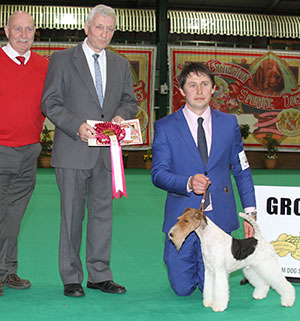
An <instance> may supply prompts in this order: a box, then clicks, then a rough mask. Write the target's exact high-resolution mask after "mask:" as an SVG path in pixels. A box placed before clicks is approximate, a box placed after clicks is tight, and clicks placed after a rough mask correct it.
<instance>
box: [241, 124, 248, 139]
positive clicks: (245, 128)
mask: <svg viewBox="0 0 300 321" xmlns="http://www.w3.org/2000/svg"><path fill="white" fill-rule="evenodd" d="M240 130H241V135H242V138H243V139H247V138H248V136H249V135H250V126H249V125H248V124H241V125H240Z"/></svg>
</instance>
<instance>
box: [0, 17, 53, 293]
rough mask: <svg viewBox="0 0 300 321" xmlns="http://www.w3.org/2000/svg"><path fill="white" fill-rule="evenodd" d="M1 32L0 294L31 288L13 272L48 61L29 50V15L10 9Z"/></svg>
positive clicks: (32, 168) (32, 174)
mask: <svg viewBox="0 0 300 321" xmlns="http://www.w3.org/2000/svg"><path fill="white" fill-rule="evenodd" d="M4 30H5V35H6V37H7V38H8V44H7V45H6V46H4V47H2V48H0V70H1V79H0V113H1V117H0V295H3V293H4V291H3V286H8V287H11V288H14V289H26V288H29V287H30V286H31V284H30V281H29V280H23V279H21V278H20V277H19V276H18V275H17V265H18V257H17V239H18V234H19V230H20V224H21V221H22V218H23V215H24V213H25V210H26V207H27V204H28V202H29V200H30V197H31V194H32V192H33V189H34V186H35V178H36V167H37V157H38V155H39V153H40V150H41V146H40V134H41V131H42V127H43V122H44V116H43V115H42V112H41V109H40V104H41V98H42V91H43V86H44V80H45V78H46V73H47V68H48V61H47V59H46V58H44V57H42V56H40V55H38V54H36V53H34V52H32V51H31V50H30V48H31V46H32V43H33V40H34V34H35V26H34V22H33V19H32V17H31V15H30V14H28V13H26V12H20V11H19V12H15V13H14V14H12V15H11V16H10V18H9V21H8V24H7V26H5V27H4Z"/></svg>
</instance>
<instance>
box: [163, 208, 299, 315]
mask: <svg viewBox="0 0 300 321" xmlns="http://www.w3.org/2000/svg"><path fill="white" fill-rule="evenodd" d="M239 215H240V216H241V217H242V218H244V219H245V220H247V221H248V222H249V223H251V224H252V226H253V228H254V231H255V234H254V237H255V238H256V239H257V240H258V242H257V246H256V248H255V250H254V252H253V253H252V254H250V255H249V256H248V257H247V258H245V259H243V260H236V259H235V258H234V257H233V255H232V252H231V245H232V237H231V236H230V235H229V234H226V233H225V232H224V231H222V230H221V229H220V228H219V227H218V226H217V225H216V224H214V223H213V222H212V221H211V220H210V219H209V218H208V217H206V216H205V214H203V212H201V211H200V210H196V209H190V208H188V209H186V210H185V212H184V213H183V215H182V216H181V217H179V218H178V222H177V223H176V224H175V225H174V226H173V227H172V228H171V230H170V232H169V238H170V240H171V241H172V242H173V243H174V245H175V246H176V248H177V250H178V251H179V250H180V248H181V246H182V244H183V242H184V240H185V238H186V237H187V236H188V235H189V234H190V233H191V232H192V231H195V232H196V233H197V235H198V236H199V238H200V241H201V248H202V256H203V261H204V265H205V281H204V290H203V305H204V306H205V307H211V308H212V309H213V311H224V310H225V309H226V308H227V305H228V301H229V283H228V278H229V274H230V273H231V272H233V271H236V270H238V269H243V272H244V275H245V277H246V278H247V279H248V281H249V283H250V284H251V285H253V287H254V291H253V298H254V299H263V298H265V297H266V296H267V294H268V291H269V288H270V286H271V287H272V288H273V289H275V290H276V291H277V292H278V294H279V295H280V296H281V305H282V306H285V307H290V306H292V305H293V304H294V302H295V289H294V287H293V286H292V285H291V284H290V283H289V282H288V281H287V280H286V279H285V277H284V276H283V274H282V272H281V268H280V266H279V263H278V260H277V257H276V253H275V250H274V248H273V246H272V245H271V244H270V243H268V242H267V241H266V240H265V239H264V238H263V236H262V234H261V232H260V229H259V226H258V225H257V223H256V222H255V221H254V220H253V219H252V218H251V217H249V215H245V214H244V213H240V214H239Z"/></svg>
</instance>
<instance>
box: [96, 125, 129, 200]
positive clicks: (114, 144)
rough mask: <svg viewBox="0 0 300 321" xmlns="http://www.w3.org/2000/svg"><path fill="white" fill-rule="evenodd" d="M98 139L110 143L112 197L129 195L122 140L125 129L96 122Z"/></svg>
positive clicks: (106, 143)
mask: <svg viewBox="0 0 300 321" xmlns="http://www.w3.org/2000/svg"><path fill="white" fill-rule="evenodd" d="M94 129H95V130H96V135H95V137H96V139H97V141H99V142H100V143H101V144H105V145H109V144H110V155H111V171H112V198H113V199H114V198H119V195H120V198H121V197H122V196H125V197H127V192H126V184H125V174H124V165H123V158H122V149H121V144H120V142H121V140H122V139H124V137H125V129H124V128H121V126H119V125H117V124H114V123H111V122H103V123H97V124H95V127H94Z"/></svg>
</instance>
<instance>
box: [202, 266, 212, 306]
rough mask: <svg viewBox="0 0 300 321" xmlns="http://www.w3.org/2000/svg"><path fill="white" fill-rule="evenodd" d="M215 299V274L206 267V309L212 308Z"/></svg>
mask: <svg viewBox="0 0 300 321" xmlns="http://www.w3.org/2000/svg"><path fill="white" fill-rule="evenodd" d="M213 297H214V274H213V271H212V270H210V269H208V268H207V267H205V273H204V289H203V305H204V306H205V307H206V308H209V307H212V305H213Z"/></svg>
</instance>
